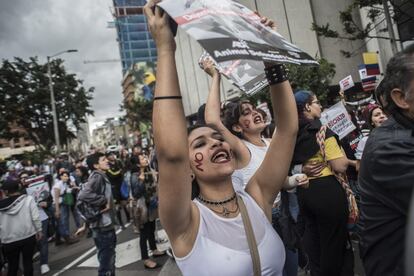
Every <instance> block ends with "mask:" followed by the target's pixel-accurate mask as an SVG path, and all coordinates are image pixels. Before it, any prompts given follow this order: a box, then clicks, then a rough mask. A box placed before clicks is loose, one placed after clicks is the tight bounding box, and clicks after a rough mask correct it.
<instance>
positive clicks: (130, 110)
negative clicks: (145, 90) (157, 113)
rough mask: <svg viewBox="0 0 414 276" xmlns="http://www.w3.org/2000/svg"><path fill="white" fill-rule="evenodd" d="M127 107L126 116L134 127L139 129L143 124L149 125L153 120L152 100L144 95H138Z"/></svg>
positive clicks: (125, 107)
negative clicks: (148, 99)
mask: <svg viewBox="0 0 414 276" xmlns="http://www.w3.org/2000/svg"><path fill="white" fill-rule="evenodd" d="M123 108H124V109H126V113H127V115H126V117H127V120H128V121H129V122H130V125H131V127H132V129H134V130H138V129H140V128H141V127H142V125H148V124H150V123H151V120H152V101H147V100H145V99H144V98H143V97H138V98H137V99H135V100H134V101H132V102H131V103H130V104H129V105H127V104H126V105H125V106H124V107H123Z"/></svg>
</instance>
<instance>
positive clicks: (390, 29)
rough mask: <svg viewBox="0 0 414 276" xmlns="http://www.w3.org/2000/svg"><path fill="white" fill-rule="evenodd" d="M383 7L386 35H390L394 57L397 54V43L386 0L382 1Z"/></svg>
mask: <svg viewBox="0 0 414 276" xmlns="http://www.w3.org/2000/svg"><path fill="white" fill-rule="evenodd" d="M382 5H383V6H384V15H385V21H386V22H387V28H388V33H389V35H390V42H391V49H392V54H393V55H395V54H396V53H397V52H398V48H397V41H396V40H395V33H394V26H393V24H392V19H391V15H390V8H389V6H388V0H382Z"/></svg>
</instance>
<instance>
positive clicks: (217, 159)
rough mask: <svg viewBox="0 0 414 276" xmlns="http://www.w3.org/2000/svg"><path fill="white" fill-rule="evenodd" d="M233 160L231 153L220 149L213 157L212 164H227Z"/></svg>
mask: <svg viewBox="0 0 414 276" xmlns="http://www.w3.org/2000/svg"><path fill="white" fill-rule="evenodd" d="M230 160H231V157H230V153H229V152H228V151H226V150H224V149H219V150H217V151H215V152H214V154H213V156H212V157H211V162H213V163H218V164H221V163H226V162H229V161H230Z"/></svg>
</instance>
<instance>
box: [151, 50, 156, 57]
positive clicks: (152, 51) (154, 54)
mask: <svg viewBox="0 0 414 276" xmlns="http://www.w3.org/2000/svg"><path fill="white" fill-rule="evenodd" d="M151 56H153V57H156V56H157V50H156V49H151Z"/></svg>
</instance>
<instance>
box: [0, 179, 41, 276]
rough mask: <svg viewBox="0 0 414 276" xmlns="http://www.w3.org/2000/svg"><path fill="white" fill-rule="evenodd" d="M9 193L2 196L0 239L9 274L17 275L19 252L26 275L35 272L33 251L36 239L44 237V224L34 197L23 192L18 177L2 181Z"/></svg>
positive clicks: (0, 204) (0, 205)
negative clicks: (4, 196) (3, 197)
mask: <svg viewBox="0 0 414 276" xmlns="http://www.w3.org/2000/svg"><path fill="white" fill-rule="evenodd" d="M2 189H3V190H4V191H5V192H6V194H7V197H6V198H5V199H3V200H0V240H1V242H2V244H3V252H4V256H5V257H6V258H7V261H8V264H9V267H8V273H7V275H8V276H16V275H17V272H18V269H19V258H20V254H21V255H22V256H23V270H24V275H26V276H32V275H33V253H34V249H35V246H36V241H39V240H41V239H42V224H41V222H40V218H39V211H38V208H37V205H36V202H35V201H34V199H33V197H31V196H28V195H25V194H23V195H22V194H21V193H20V191H19V190H20V182H19V180H18V179H10V180H6V181H5V182H4V184H3V185H2Z"/></svg>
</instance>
